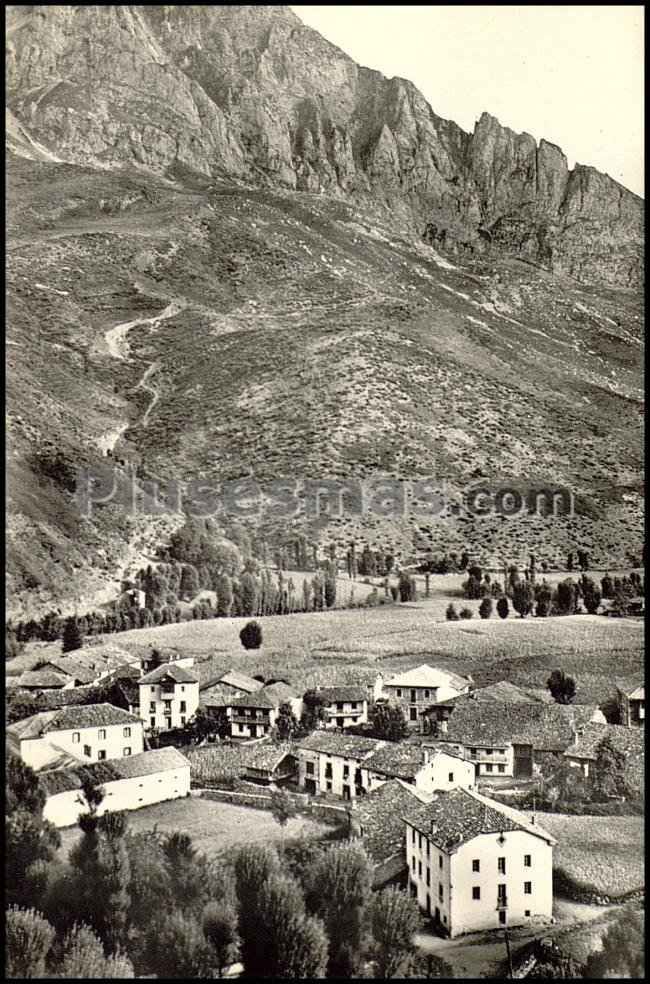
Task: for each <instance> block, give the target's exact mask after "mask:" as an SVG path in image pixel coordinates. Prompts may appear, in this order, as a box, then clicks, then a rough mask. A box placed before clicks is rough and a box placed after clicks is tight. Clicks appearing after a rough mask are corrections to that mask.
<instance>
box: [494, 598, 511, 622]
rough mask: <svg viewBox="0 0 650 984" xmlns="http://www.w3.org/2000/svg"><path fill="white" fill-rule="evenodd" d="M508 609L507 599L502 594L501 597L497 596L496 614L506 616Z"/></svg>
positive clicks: (501, 616) (500, 616)
mask: <svg viewBox="0 0 650 984" xmlns="http://www.w3.org/2000/svg"><path fill="white" fill-rule="evenodd" d="M509 609H510V606H509V605H508V599H507V598H506V596H505V595H504V596H503V598H499V600H498V601H497V614H498V616H499V618H507V617H508V611H509Z"/></svg>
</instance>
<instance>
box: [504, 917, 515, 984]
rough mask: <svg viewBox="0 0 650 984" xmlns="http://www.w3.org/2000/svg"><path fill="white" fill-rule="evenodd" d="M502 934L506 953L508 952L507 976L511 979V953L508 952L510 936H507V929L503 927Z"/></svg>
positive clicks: (512, 976)
mask: <svg viewBox="0 0 650 984" xmlns="http://www.w3.org/2000/svg"><path fill="white" fill-rule="evenodd" d="M503 936H504V939H505V941H506V953H507V954H508V976H509V977H510V980H513V978H514V976H515V974H514V971H513V969H512V953H511V952H510V937H509V936H508V930H507V929H504V931H503Z"/></svg>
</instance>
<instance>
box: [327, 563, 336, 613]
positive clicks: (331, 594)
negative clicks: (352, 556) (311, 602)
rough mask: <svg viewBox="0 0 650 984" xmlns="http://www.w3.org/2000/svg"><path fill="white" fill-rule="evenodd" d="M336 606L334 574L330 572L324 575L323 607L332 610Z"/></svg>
mask: <svg viewBox="0 0 650 984" xmlns="http://www.w3.org/2000/svg"><path fill="white" fill-rule="evenodd" d="M335 604H336V573H332V572H331V571H330V572H329V573H328V574H326V575H325V607H326V608H333V607H334V605H335Z"/></svg>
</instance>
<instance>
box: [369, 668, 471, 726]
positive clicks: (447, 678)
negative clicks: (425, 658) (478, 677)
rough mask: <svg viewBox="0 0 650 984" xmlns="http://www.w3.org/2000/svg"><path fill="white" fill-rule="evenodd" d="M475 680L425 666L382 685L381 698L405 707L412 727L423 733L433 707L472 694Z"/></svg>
mask: <svg viewBox="0 0 650 984" xmlns="http://www.w3.org/2000/svg"><path fill="white" fill-rule="evenodd" d="M471 687H472V681H471V679H470V678H469V677H461V676H458V675H457V674H455V673H447V672H445V671H444V670H438V669H436V668H435V667H433V666H428V665H426V664H423V665H422V666H418V667H416V668H415V669H413V670H408V672H406V673H400V674H398V675H397V676H395V677H392V678H391V679H390V680H388V681H386V682H384V683H383V687H382V696H383V697H385V698H387V699H388V700H389V701H391V703H394V704H397V705H398V706H399V707H401V708H402V710H403V712H404V716H405V718H406V721H407V723H408V725H409V727H410V728H416V729H419V730H421V729H422V727H423V718H424V713H425V711H426V710H427V709H428V708H429V707H431V705H432V704H437V703H439V702H440V701H444V700H449V699H450V698H452V697H458V696H460V695H461V694H466V693H469V691H470V689H471Z"/></svg>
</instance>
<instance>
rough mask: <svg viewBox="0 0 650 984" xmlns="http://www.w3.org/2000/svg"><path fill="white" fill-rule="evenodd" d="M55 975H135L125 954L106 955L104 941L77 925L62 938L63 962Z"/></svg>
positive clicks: (77, 976)
mask: <svg viewBox="0 0 650 984" xmlns="http://www.w3.org/2000/svg"><path fill="white" fill-rule="evenodd" d="M55 976H56V977H69V978H81V979H83V978H95V979H103V980H115V979H123V978H133V977H135V974H134V972H133V965H132V964H131V962H130V961H129V960H128V959H127V958H126V957H125V956H123V955H122V954H115V955H113V956H110V957H107V956H106V955H105V953H104V947H103V946H102V942H101V940H100V939H99V937H98V936H97V934H96V933H93V931H92V929H90V928H89V927H88V926H84V925H76V926H73V928H72V929H71V930H70V932H69V933H68V934H67V935H66V937H65V939H64V941H63V954H62V958H61V963H60V964H59V966H58V967H57V972H56V975H55Z"/></svg>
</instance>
